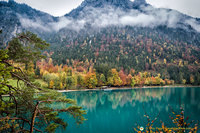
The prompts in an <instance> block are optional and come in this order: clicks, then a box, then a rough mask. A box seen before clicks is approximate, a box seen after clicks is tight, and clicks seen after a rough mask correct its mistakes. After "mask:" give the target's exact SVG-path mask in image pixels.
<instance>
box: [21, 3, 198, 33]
mask: <svg viewBox="0 0 200 133" xmlns="http://www.w3.org/2000/svg"><path fill="white" fill-rule="evenodd" d="M18 16H19V18H20V22H21V24H22V26H23V27H25V28H35V29H41V30H43V31H46V32H52V31H56V32H57V31H59V30H60V29H63V28H67V29H71V30H75V31H79V30H81V29H84V27H85V25H86V24H90V25H91V26H92V27H94V28H105V27H107V26H139V27H156V26H160V25H166V26H167V27H170V28H177V27H179V28H185V29H186V27H187V26H186V27H183V26H184V25H190V26H191V27H192V28H193V29H195V30H196V31H198V32H200V24H199V22H198V21H196V19H193V18H190V17H185V16H184V15H182V14H181V13H179V12H177V11H175V10H168V9H159V8H157V9H155V8H153V7H151V6H149V7H143V8H142V11H139V10H134V9H133V10H129V11H127V12H126V11H123V10H121V9H119V8H118V9H116V8H113V7H111V6H107V7H104V8H93V7H88V8H85V9H84V10H83V11H82V12H81V13H80V14H79V17H78V19H73V18H71V17H60V18H59V20H58V21H57V22H49V23H44V22H43V21H41V20H40V19H39V18H35V19H34V20H33V19H28V18H27V17H24V16H20V15H18Z"/></svg>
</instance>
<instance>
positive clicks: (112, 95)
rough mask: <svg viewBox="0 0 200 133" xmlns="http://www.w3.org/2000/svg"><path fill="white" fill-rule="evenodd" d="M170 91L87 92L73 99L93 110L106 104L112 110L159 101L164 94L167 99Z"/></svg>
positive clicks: (80, 93) (78, 94)
mask: <svg viewBox="0 0 200 133" xmlns="http://www.w3.org/2000/svg"><path fill="white" fill-rule="evenodd" d="M170 93H171V91H170V89H137V90H122V91H110V92H104V91H89V92H79V93H76V94H75V96H74V97H73V98H74V99H76V100H77V102H78V105H80V106H83V107H84V108H87V109H88V110H91V111H92V110H95V109H96V106H97V105H104V104H107V102H109V103H111V104H112V108H113V109H116V108H117V107H124V105H125V104H130V105H131V106H135V103H136V102H140V103H144V102H149V101H151V100H155V99H156V100H159V101H160V100H161V99H162V98H163V95H164V94H165V98H166V100H167V98H169V95H168V94H170Z"/></svg>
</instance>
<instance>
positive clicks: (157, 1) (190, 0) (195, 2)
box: [0, 0, 200, 18]
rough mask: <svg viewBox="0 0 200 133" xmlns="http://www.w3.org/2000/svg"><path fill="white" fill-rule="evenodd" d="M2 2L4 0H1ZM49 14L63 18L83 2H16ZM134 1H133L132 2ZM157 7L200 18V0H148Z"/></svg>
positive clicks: (77, 0) (51, 0)
mask: <svg viewBox="0 0 200 133" xmlns="http://www.w3.org/2000/svg"><path fill="white" fill-rule="evenodd" d="M0 1H2V0H0ZM4 1H6V0H4ZM15 1H16V2H19V3H26V4H28V5H29V6H31V7H33V8H35V9H38V10H41V11H44V12H47V13H49V14H51V15H54V16H62V15H64V14H66V13H68V12H70V11H71V10H72V9H74V8H76V7H77V6H78V5H80V4H81V2H82V1H83V0H15ZM132 1H133V0H132ZM146 1H147V2H148V3H150V4H151V5H153V6H155V7H165V8H171V9H176V10H178V11H180V12H183V13H185V14H188V15H190V16H193V17H199V18H200V7H199V6H200V0H146Z"/></svg>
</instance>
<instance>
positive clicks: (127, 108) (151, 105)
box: [56, 87, 200, 133]
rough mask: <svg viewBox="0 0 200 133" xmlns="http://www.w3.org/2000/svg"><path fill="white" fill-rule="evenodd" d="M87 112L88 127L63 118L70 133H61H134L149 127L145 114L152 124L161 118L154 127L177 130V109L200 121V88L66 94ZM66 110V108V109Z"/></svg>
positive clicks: (86, 123)
mask: <svg viewBox="0 0 200 133" xmlns="http://www.w3.org/2000/svg"><path fill="white" fill-rule="evenodd" d="M64 94H65V95H66V96H67V97H68V98H72V99H74V100H76V101H77V104H78V105H79V106H82V107H83V109H85V110H86V111H87V114H86V115H85V118H86V119H87V121H85V122H84V124H82V125H80V126H77V125H76V124H75V121H74V119H73V118H72V117H69V116H66V115H64V114H60V116H61V117H62V118H63V119H65V120H66V121H67V122H68V124H69V125H68V127H67V128H66V130H63V129H58V130H57V131H56V132H57V133H63V132H67V133H133V132H134V129H133V128H134V127H137V126H138V125H139V126H143V127H145V124H146V123H147V118H146V117H144V115H145V112H146V113H147V114H148V115H149V116H150V118H152V120H153V119H154V118H155V117H156V116H157V115H158V114H159V119H158V120H156V122H155V123H154V126H153V127H161V123H160V121H163V122H164V123H165V125H167V126H168V127H175V126H174V125H173V123H172V120H171V119H170V118H169V116H170V115H172V110H171V109H173V110H174V111H175V112H177V113H178V112H180V106H183V108H184V110H185V117H187V116H189V121H190V120H196V121H197V120H200V88H199V87H192V88H149V89H147V88H145V89H134V90H131V89H129V90H112V91H103V90H100V91H76V92H66V93H64ZM63 106H64V105H63Z"/></svg>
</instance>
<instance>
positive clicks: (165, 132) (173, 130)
mask: <svg viewBox="0 0 200 133" xmlns="http://www.w3.org/2000/svg"><path fill="white" fill-rule="evenodd" d="M170 109H171V112H172V115H170V116H169V117H170V119H171V120H172V122H173V123H174V124H175V125H174V127H170V128H169V127H167V126H166V125H165V124H164V122H163V121H160V122H161V124H162V127H156V128H153V123H154V122H155V121H156V120H157V119H158V118H159V117H158V116H159V115H158V116H157V117H156V118H155V119H154V120H152V121H151V119H150V116H149V115H147V113H146V112H145V117H147V121H148V124H147V125H146V130H145V129H144V127H140V126H139V125H138V126H137V128H134V130H135V132H137V133H185V132H188V133H197V131H198V121H197V122H196V123H194V122H195V121H194V120H192V121H189V117H186V119H185V114H184V112H185V111H184V108H183V106H180V113H175V111H174V110H173V109H172V108H171V107H170ZM192 124H193V125H192Z"/></svg>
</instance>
